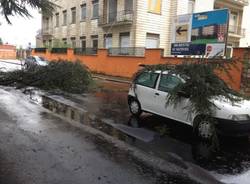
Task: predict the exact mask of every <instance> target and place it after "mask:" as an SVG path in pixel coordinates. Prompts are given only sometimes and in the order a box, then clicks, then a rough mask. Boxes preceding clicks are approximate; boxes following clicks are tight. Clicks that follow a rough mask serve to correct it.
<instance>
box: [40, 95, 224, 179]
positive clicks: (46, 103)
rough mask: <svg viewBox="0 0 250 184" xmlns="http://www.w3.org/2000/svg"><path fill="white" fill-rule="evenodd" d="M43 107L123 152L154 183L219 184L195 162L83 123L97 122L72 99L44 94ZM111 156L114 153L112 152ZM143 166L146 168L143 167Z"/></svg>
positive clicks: (109, 150) (111, 147) (113, 150)
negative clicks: (149, 151)
mask: <svg viewBox="0 0 250 184" xmlns="http://www.w3.org/2000/svg"><path fill="white" fill-rule="evenodd" d="M42 98H43V102H42V103H43V107H45V108H46V109H48V110H50V111H52V112H53V113H55V114H56V115H57V116H59V117H61V118H63V119H65V118H66V119H67V120H68V122H70V123H71V124H72V125H74V126H76V127H78V128H81V129H83V130H84V131H85V132H87V133H89V134H91V135H92V139H93V140H94V141H96V142H98V143H101V144H102V145H108V146H106V147H108V150H107V152H108V153H110V152H112V153H113V154H115V153H117V152H122V153H123V154H124V153H125V154H126V156H127V157H128V158H129V160H131V161H132V163H136V165H137V166H141V167H140V169H141V168H143V173H146V174H147V175H151V176H153V177H155V178H156V179H157V183H159V184H160V183H169V181H170V179H171V181H176V183H181V184H184V183H206V184H216V183H221V182H219V181H218V180H216V179H215V178H214V177H213V176H211V175H210V174H209V173H208V172H207V171H205V170H204V169H202V168H200V167H199V166H196V165H194V164H191V163H188V162H185V161H183V160H182V159H181V158H179V157H178V156H177V155H174V154H171V153H169V155H168V157H169V159H168V160H163V159H161V158H158V157H156V156H154V155H149V154H147V153H145V152H143V151H142V150H140V149H138V148H136V147H133V146H131V145H129V144H127V143H125V142H123V141H120V140H118V139H116V138H114V137H112V136H110V135H107V134H105V133H104V132H101V131H100V130H97V129H95V128H92V127H90V126H88V125H85V124H86V122H93V121H96V119H95V115H93V114H91V113H89V112H88V111H87V110H86V109H83V108H80V107H78V106H77V104H75V103H74V102H71V101H69V100H66V99H64V98H63V97H60V96H53V95H52V96H49V95H43V96H42ZM113 156H114V155H113ZM145 168H146V169H145Z"/></svg>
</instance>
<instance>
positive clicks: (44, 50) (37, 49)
mask: <svg viewBox="0 0 250 184" xmlns="http://www.w3.org/2000/svg"><path fill="white" fill-rule="evenodd" d="M46 50H47V49H46V48H35V52H41V53H46Z"/></svg>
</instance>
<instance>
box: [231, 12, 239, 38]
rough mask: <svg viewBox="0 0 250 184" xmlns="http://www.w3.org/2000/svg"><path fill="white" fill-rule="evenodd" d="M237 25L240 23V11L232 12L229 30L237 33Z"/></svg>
mask: <svg viewBox="0 0 250 184" xmlns="http://www.w3.org/2000/svg"><path fill="white" fill-rule="evenodd" d="M237 25H238V13H236V12H231V13H230V19H229V32H231V33H236V32H237Z"/></svg>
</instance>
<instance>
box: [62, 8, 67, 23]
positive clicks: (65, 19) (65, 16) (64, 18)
mask: <svg viewBox="0 0 250 184" xmlns="http://www.w3.org/2000/svg"><path fill="white" fill-rule="evenodd" d="M63 25H64V26H66V25H67V10H65V11H63Z"/></svg>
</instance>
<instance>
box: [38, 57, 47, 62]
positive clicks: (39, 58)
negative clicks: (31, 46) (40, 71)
mask: <svg viewBox="0 0 250 184" xmlns="http://www.w3.org/2000/svg"><path fill="white" fill-rule="evenodd" d="M37 60H38V61H45V59H44V58H43V57H37Z"/></svg>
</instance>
